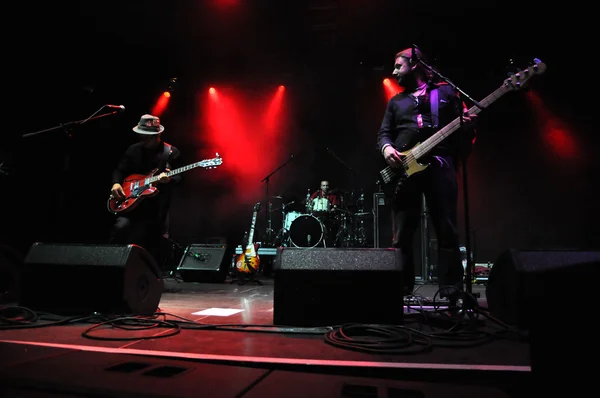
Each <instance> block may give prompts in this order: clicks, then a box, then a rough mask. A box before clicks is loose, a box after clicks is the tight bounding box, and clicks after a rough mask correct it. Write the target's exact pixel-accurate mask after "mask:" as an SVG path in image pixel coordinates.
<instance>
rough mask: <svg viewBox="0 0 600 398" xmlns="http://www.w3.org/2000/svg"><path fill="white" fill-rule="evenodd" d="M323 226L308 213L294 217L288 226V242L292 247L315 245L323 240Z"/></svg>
mask: <svg viewBox="0 0 600 398" xmlns="http://www.w3.org/2000/svg"><path fill="white" fill-rule="evenodd" d="M324 235H325V226H324V225H323V223H322V222H321V221H319V219H318V218H316V217H315V216H311V215H309V214H305V215H302V216H300V217H298V218H296V219H295V220H294V221H293V222H292V225H291V227H290V243H291V244H292V245H293V246H294V247H315V246H317V245H319V244H320V243H321V242H323V237H324Z"/></svg>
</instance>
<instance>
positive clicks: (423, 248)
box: [373, 192, 433, 281]
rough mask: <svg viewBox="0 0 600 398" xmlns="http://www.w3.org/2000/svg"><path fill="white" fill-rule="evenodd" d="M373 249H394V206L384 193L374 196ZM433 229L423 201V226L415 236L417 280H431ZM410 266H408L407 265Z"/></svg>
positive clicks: (414, 249)
mask: <svg viewBox="0 0 600 398" xmlns="http://www.w3.org/2000/svg"><path fill="white" fill-rule="evenodd" d="M373 214H374V216H375V220H374V223H373V243H374V244H373V247H375V248H389V247H392V241H393V237H394V236H393V231H392V204H391V199H390V198H388V197H387V196H386V195H385V194H384V193H383V192H375V193H374V194H373ZM432 231H433V229H432V226H431V222H430V221H428V220H427V208H426V206H425V201H424V200H423V205H422V212H421V225H420V227H419V230H418V231H417V233H416V234H415V241H414V245H413V253H414V260H415V265H414V267H415V280H417V281H418V280H427V279H428V278H429V276H428V274H429V272H428V269H429V258H430V256H431V247H430V246H431V245H430V240H431V233H432ZM405 266H408V265H405Z"/></svg>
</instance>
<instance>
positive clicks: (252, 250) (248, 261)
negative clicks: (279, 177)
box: [235, 202, 261, 273]
mask: <svg viewBox="0 0 600 398" xmlns="http://www.w3.org/2000/svg"><path fill="white" fill-rule="evenodd" d="M260 207H261V204H260V202H257V203H256V204H255V205H254V213H252V222H251V223H250V232H249V233H248V242H247V243H246V249H245V251H244V252H243V253H242V254H240V255H239V256H238V257H237V259H236V261H235V267H236V268H237V270H238V271H239V272H244V273H251V272H254V271H256V270H257V269H258V266H259V265H260V258H259V257H258V254H257V252H256V251H257V250H258V245H257V244H255V243H254V229H255V227H256V216H257V215H258V212H259V211H260Z"/></svg>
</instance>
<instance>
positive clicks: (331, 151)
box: [325, 148, 356, 191]
mask: <svg viewBox="0 0 600 398" xmlns="http://www.w3.org/2000/svg"><path fill="white" fill-rule="evenodd" d="M325 149H326V150H327V152H328V153H329V154H330V155H331V156H333V157H334V158H335V159H336V160H337V161H338V162H340V163H341V164H342V165H344V166H345V167H346V168H347V169H348V170H350V173H351V174H352V191H354V188H355V185H354V184H355V183H356V178H355V177H356V174H355V173H354V169H353V168H352V167H350V165H349V164H348V163H346V162H344V161H343V160H342V159H340V157H339V156H338V155H337V154H336V153H335V152H333V150H331V149H329V148H325Z"/></svg>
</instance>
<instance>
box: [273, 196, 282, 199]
mask: <svg viewBox="0 0 600 398" xmlns="http://www.w3.org/2000/svg"><path fill="white" fill-rule="evenodd" d="M271 197H272V198H273V199H283V198H282V197H281V196H271Z"/></svg>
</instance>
